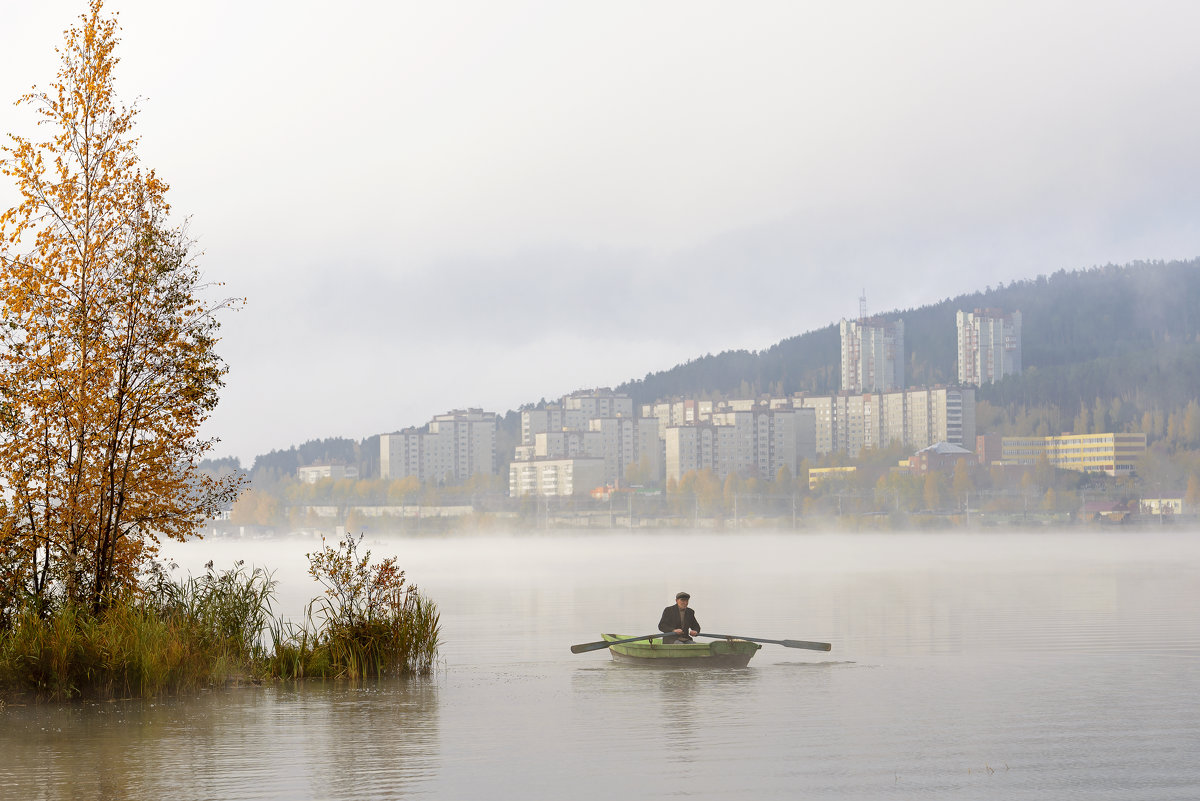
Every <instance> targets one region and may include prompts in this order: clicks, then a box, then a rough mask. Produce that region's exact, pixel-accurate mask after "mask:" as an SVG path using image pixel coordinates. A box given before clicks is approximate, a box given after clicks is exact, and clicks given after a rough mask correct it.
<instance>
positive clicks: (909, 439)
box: [792, 387, 975, 458]
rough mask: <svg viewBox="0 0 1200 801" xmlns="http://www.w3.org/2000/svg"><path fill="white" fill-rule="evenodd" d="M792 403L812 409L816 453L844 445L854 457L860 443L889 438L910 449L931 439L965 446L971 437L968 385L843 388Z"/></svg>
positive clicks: (874, 444)
mask: <svg viewBox="0 0 1200 801" xmlns="http://www.w3.org/2000/svg"><path fill="white" fill-rule="evenodd" d="M792 403H793V405H796V406H797V407H798V408H804V409H811V410H813V413H814V415H815V417H814V427H815V450H816V453H817V454H826V453H833V452H835V451H845V452H846V453H847V454H848V455H849V456H850V457H851V458H857V457H858V455H859V454H860V453H862V451H863V450H864V449H868V448H886V447H887V446H889V445H892V444H895V443H899V444H902V445H904V446H905V447H906V448H911V449H913V450H920V449H921V448H926V447H929V446H930V445H933V444H934V443H937V442H951V443H953V444H955V445H959V446H962V447H966V448H971V447H974V443H975V390H973V389H971V388H957V387H913V388H910V389H905V390H901V391H896V392H867V393H862V394H851V393H846V392H843V393H839V394H837V395H832V396H811V397H810V396H798V397H796V398H794V399H793V400H792Z"/></svg>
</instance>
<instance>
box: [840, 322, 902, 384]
mask: <svg viewBox="0 0 1200 801" xmlns="http://www.w3.org/2000/svg"><path fill="white" fill-rule="evenodd" d="M841 334H842V391H843V392H887V391H889V390H894V389H903V388H904V363H905V356H904V321H903V320H896V321H895V322H890V323H889V322H887V321H885V320H882V319H880V318H872V319H864V320H846V319H844V318H843V319H842V321H841Z"/></svg>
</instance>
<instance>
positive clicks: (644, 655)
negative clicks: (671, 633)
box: [600, 634, 762, 667]
mask: <svg viewBox="0 0 1200 801" xmlns="http://www.w3.org/2000/svg"><path fill="white" fill-rule="evenodd" d="M600 636H601V637H603V638H604V639H605V640H607V641H609V642H612V641H614V640H623V639H626V638H627V636H628V635H620V634H601V635H600ZM760 648H762V646H761V645H759V644H758V643H754V642H747V641H746V640H714V641H712V642H691V643H665V644H664V643H663V641H662V638H661V637H656V638H654V639H652V640H642V641H639V642H631V643H625V644H624V645H613V646H610V647H609V649H608V650H609V652H610V653H611V654H612V658H613V661H615V662H623V663H626V664H634V665H646V666H649V667H746V665H748V664H750V660H751V659H752V658H753V657H754V655H755V654H756V653H758V650H759V649H760Z"/></svg>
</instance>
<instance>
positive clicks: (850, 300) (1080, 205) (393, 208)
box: [0, 0, 1200, 465]
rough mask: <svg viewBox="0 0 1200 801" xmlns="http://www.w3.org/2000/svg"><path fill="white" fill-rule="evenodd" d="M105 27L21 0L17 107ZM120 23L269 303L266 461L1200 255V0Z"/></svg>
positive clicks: (659, 5) (187, 10) (231, 280)
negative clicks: (861, 301) (1021, 286)
mask: <svg viewBox="0 0 1200 801" xmlns="http://www.w3.org/2000/svg"><path fill="white" fill-rule="evenodd" d="M85 9H86V6H85V3H84V2H83V0H70V1H69V2H68V1H67V0H40V2H38V3H20V4H9V5H6V7H5V9H4V12H3V16H2V24H0V99H2V100H4V101H7V100H15V99H16V97H17V96H19V95H20V94H21V93H22V92H24V91H27V90H28V88H29V86H30V85H31V84H38V85H40V86H45V85H48V84H49V82H50V81H51V80H52V79H53V77H54V75H55V73H56V70H57V57H56V55H55V53H54V48H55V47H56V46H58V45H59V44H60V43H61V41H62V30H63V29H64V28H66V27H68V26H69V25H71V24H72V23H73V21H74V20H75V19H76V18H77V17H78V16H79V14H81V13H83V12H84V11H85ZM106 9H107V10H108V11H118V12H120V14H119V19H120V23H121V26H122V44H121V45H120V47H119V49H118V54H119V56H120V58H121V60H122V61H121V64H120V66H119V68H118V72H117V87H118V90H119V92H120V93H121V96H122V98H124V99H126V100H129V101H132V100H134V99H135V98H138V97H141V98H142V100H141V106H140V107H141V109H142V112H141V116H140V117H139V128H138V131H139V133H140V135H141V136H142V144H141V147H140V153H141V156H142V159H143V161H144V162H145V163H146V164H147V165H149V166H152V167H154V168H155V169H156V170H157V171H158V172H159V174H160V175H161V176H162V177H163V178H165V179H166V180H167V181H168V182H169V183H170V184H171V187H172V188H171V194H170V199H171V201H172V204H173V207H174V209H175V211H176V212H177V213H178V214H180V215H187V216H188V217H190V223H189V230H190V233H191V234H192V236H193V237H195V238H196V239H197V241H198V244H199V248H201V249H202V250H203V251H204V255H203V257H202V260H201V263H202V265H203V266H204V268H205V271H206V274H207V276H208V277H209V278H211V279H213V280H220V281H224V282H225V291H226V292H227V293H228V294H229V295H237V296H244V297H246V298H247V303H246V305H245V307H244V309H242V310H241V311H239V312H237V313H236V314H229V315H227V316H226V318H225V321H224V327H223V329H222V332H223V342H222V347H221V352H222V354H223V356H224V357H225V359H226V360H227V361H228V363H229V365H230V373H229V376H228V385H227V387H226V389H225V392H224V395H223V400H222V402H221V406H220V408H219V409H218V410H217V412H216V414H215V415H214V417H213V418H212V420H211V424H210V427H209V429H208V432H207V433H208V434H209V435H210V436H217V437H220V438H221V440H222V442H221V443H220V444H219V445H218V446H217V447H216V449H215V451H214V455H235V456H238V457H240V458H241V459H242V461H243V463H244V464H247V465H248V464H249V463H250V462H251V461H252V460H253V458H254V456H255V455H256V454H259V453H265V452H267V451H269V450H272V449H277V448H287V447H289V446H291V445H293V444H299V443H301V442H303V441H305V440H308V439H312V438H320V437H327V436H347V437H353V438H356V439H357V438H362V437H365V436H369V435H371V434H376V433H380V432H384V431H393V430H396V429H399V428H403V427H406V426H410V425H421V424H424V423H425V422H427V421H428V420H429V418H430V417H432V416H433V415H434V414H439V413H442V412H444V411H447V410H449V409H451V408H464V407H468V406H475V407H483V408H484V409H487V410H491V411H497V412H504V411H506V410H507V409H510V408H516V407H517V406H518V405H519V404H521V403H523V402H526V401H531V400H537V399H539V398H541V397H546V398H553V397H556V396H558V395H561V394H564V393H566V392H570V391H572V390H575V389H579V388H583V387H591V386H615V385H616V384H618V383H620V382H622V381H624V380H627V379H629V378H634V377H641V376H643V375H645V374H646V373H647V372H650V371H655V370H660V369H665V368H669V367H671V366H673V365H674V364H677V363H679V362H681V361H685V360H687V359H689V358H692V357H695V356H699V355H703V354H704V353H706V352H717V351H720V350H726V349H730V348H750V349H759V348H765V347H769V346H770V345H772V344H774V343H775V342H777V341H778V340H780V339H783V338H785V337H789V336H794V335H796V334H800V333H803V332H805V331H809V330H812V329H814V328H819V327H822V326H824V325H827V324H829V323H831V322H834V321H836V320H837V319H838V318H840V317H842V316H847V317H849V316H853V315H855V314H856V313H857V310H858V297H859V294H860V293H861V292H862V290H863V289H864V288H865V289H866V293H867V302H868V307H869V310H870V311H871V312H873V313H874V312H884V311H888V310H891V309H897V308H909V307H913V306H920V305H924V304H927V303H931V302H935V301H937V300H940V299H942V298H946V297H951V296H954V295H957V294H959V293H962V292H968V291H973V290H975V289H981V288H983V287H984V286H986V285H993V286H994V285H996V284H997V283H1000V282H1004V283H1008V282H1010V281H1013V280H1017V279H1023V278H1031V277H1034V276H1036V275H1038V274H1039V273H1046V274H1049V273H1052V272H1054V271H1056V270H1059V269H1062V268H1066V269H1068V270H1071V269H1076V268H1082V267H1089V266H1093V265H1096V264H1104V263H1108V262H1115V263H1125V262H1128V261H1132V260H1136V259H1172V258H1195V257H1197V256H1200V224H1198V221H1200V144H1198V143H1200V47H1198V46H1197V32H1200V3H1194V2H1162V3H1156V2H1136V3H1134V2H1124V3H1113V2H1098V1H1097V0H1088V2H1059V3H1055V2H1047V0H1039V2H1029V3H1025V2H1011V1H1009V2H996V3H965V2H962V1H961V0H956V1H954V2H940V3H921V2H908V3H896V2H876V3H856V2H844V3H803V2H796V1H795V0H792V1H790V2H750V3H729V2H699V1H697V0H688V2H650V3H647V2H605V3H572V2H563V1H562V0H554V2H520V1H518V0H509V1H508V2H495V0H488V1H487V2H478V3H469V2H442V3H431V2H428V1H427V0H426V1H425V2H419V3H414V2H399V1H398V0H391V1H390V2H382V1H376V0H369V1H368V0H363V1H361V2H354V1H353V0H342V1H341V2H338V3H331V2H326V3H317V2H304V1H303V0H288V2H282V1H275V0H272V2H261V1H260V2H255V1H254V0H229V1H228V2H226V0H205V2H193V3H175V2H162V0H109V2H108V3H107V5H106ZM33 121H34V117H33V115H32V113H31V112H30V111H29V110H27V109H18V108H13V107H11V106H9V105H8V104H7V102H5V103H4V104H3V105H0V131H6V132H13V131H15V132H20V133H25V134H31V133H32V132H33V127H32V126H33ZM12 198H13V195H12V190H11V187H10V186H8V185H3V186H0V201H3V204H2V205H3V206H4V207H7V206H8V205H11V202H12ZM952 335H953V332H952V331H948V332H947V336H952Z"/></svg>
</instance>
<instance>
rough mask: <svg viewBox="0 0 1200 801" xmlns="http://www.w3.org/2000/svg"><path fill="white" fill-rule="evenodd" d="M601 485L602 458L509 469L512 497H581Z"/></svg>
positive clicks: (529, 463) (530, 463)
mask: <svg viewBox="0 0 1200 801" xmlns="http://www.w3.org/2000/svg"><path fill="white" fill-rule="evenodd" d="M603 485H604V460H603V459H594V458H586V457H585V458H578V459H533V460H532V461H527V462H512V463H511V464H509V466H508V487H509V495H510V496H512V497H513V498H524V497H543V498H544V497H577V496H584V495H587V494H588V493H590V492H591V491H592V490H593V489H594V488H596V487H599V486H603Z"/></svg>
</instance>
